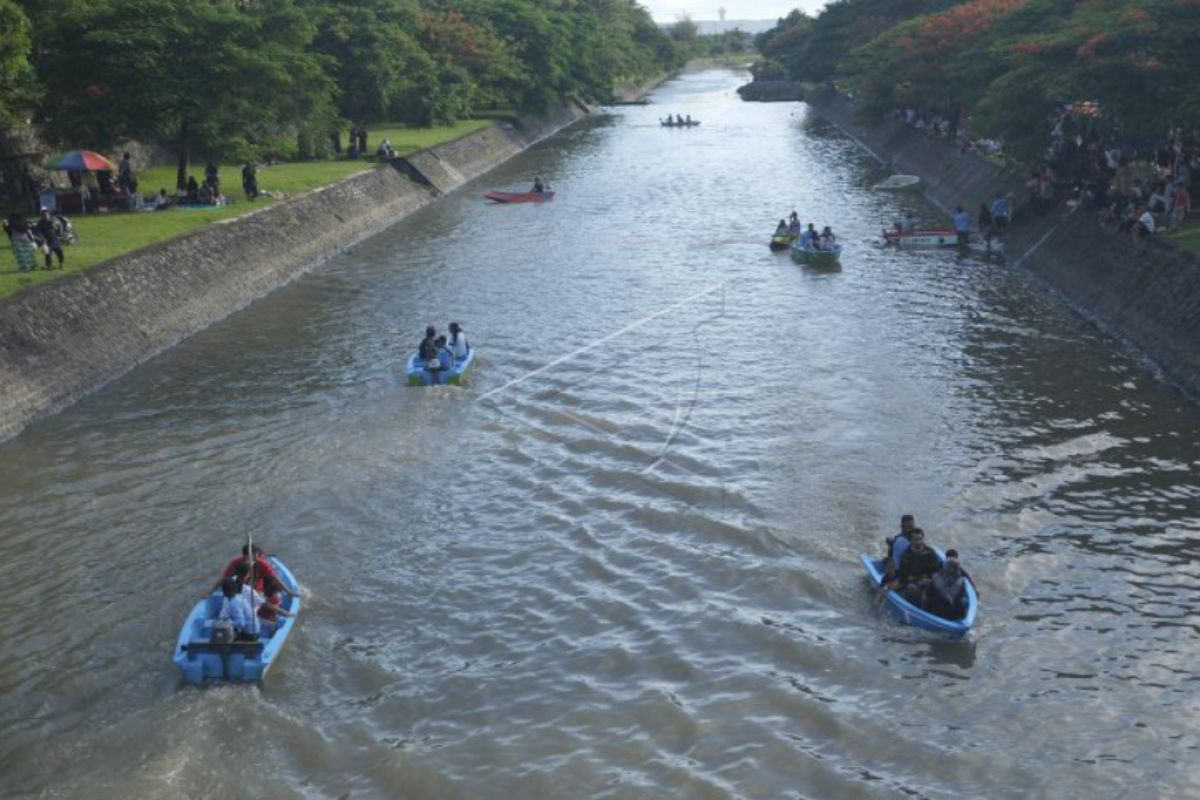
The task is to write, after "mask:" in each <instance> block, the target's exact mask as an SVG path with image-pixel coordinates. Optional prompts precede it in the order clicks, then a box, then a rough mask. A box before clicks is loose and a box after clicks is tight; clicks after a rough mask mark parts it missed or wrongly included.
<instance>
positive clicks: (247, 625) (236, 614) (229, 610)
mask: <svg viewBox="0 0 1200 800" xmlns="http://www.w3.org/2000/svg"><path fill="white" fill-rule="evenodd" d="M226 620H227V622H226V625H231V626H232V627H233V633H234V635H233V638H234V640H235V641H243V642H244V641H251V642H254V641H258V618H257V617H255V615H254V611H253V610H252V609H251V608H250V604H249V602H247V600H246V596H245V594H243V592H242V584H241V583H239V582H238V579H237V578H233V577H230V578H222V579H221V609H220V610H219V611H218V612H217V621H218V622H221V621H226ZM215 628H216V626H215V625H214V629H215ZM227 630H228V628H227Z"/></svg>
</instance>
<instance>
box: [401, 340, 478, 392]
mask: <svg viewBox="0 0 1200 800" xmlns="http://www.w3.org/2000/svg"><path fill="white" fill-rule="evenodd" d="M474 362H475V348H474V347H472V348H471V349H470V350H468V351H467V357H466V358H464V359H462V360H461V361H455V362H454V364H453V365H452V366H450V367H448V368H446V367H443V366H442V364H441V362H440V361H438V360H437V359H430V360H428V361H426V360H425V359H423V358H421V357H420V356H419V355H417V354H416V353H413V354H412V355H411V356H409V357H408V364H407V365H405V367H404V374H405V375H406V376H407V377H408V385H409V386H445V385H451V386H458V385H459V384H461V383H462V380H463V376H464V375H466V372H467V370H469V369H470V368H471V364H473V363H474Z"/></svg>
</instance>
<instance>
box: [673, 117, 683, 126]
mask: <svg viewBox="0 0 1200 800" xmlns="http://www.w3.org/2000/svg"><path fill="white" fill-rule="evenodd" d="M675 124H676V125H682V124H683V116H682V115H681V114H676V115H675Z"/></svg>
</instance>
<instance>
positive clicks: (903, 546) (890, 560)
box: [875, 514, 916, 600]
mask: <svg viewBox="0 0 1200 800" xmlns="http://www.w3.org/2000/svg"><path fill="white" fill-rule="evenodd" d="M915 527H916V520H915V519H913V515H912V514H904V515H903V516H901V517H900V532H899V533H897V534H896V535H895V536H888V537H887V538H885V539H884V542H885V543H886V544H887V552H886V553H884V556H883V580H881V581H880V582H879V592H878V594H877V595H876V597H875V599H876V600H883V596H884V593H886V592H887V588H888V584H889V583H891V582H892V581H894V580H896V569H897V568H898V567H899V565H900V556H902V555H903V554H904V551H905V550H907V549H908V545H909V538H908V537H909V535H910V534H911V533H912V532H913V528H915Z"/></svg>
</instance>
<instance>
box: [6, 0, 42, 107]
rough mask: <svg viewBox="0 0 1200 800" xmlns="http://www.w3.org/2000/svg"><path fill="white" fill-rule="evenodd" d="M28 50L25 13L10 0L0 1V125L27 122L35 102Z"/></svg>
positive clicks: (27, 23)
mask: <svg viewBox="0 0 1200 800" xmlns="http://www.w3.org/2000/svg"><path fill="white" fill-rule="evenodd" d="M31 48H32V43H31V41H30V37H29V20H28V19H26V17H25V14H24V12H22V10H21V9H20V8H19V7H18V6H17V5H16V4H14V3H13V2H12V0H0V123H6V124H12V123H14V122H20V121H21V120H23V119H26V118H27V115H28V113H29V111H30V110H31V109H32V107H33V104H34V102H35V100H36V99H37V95H38V85H37V83H36V81H35V79H34V74H33V68H32V66H31V65H30V63H29V53H30V49H31Z"/></svg>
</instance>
